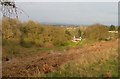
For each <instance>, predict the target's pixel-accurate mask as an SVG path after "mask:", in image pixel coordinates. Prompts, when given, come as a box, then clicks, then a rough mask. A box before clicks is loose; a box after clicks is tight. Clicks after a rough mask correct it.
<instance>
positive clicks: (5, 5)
mask: <svg viewBox="0 0 120 79" xmlns="http://www.w3.org/2000/svg"><path fill="white" fill-rule="evenodd" d="M0 6H1V12H2V15H3V17H9V18H12V17H14V18H18V14H21V13H25V12H24V11H23V10H22V9H20V8H18V7H17V6H16V3H15V1H14V0H0ZM26 15H27V14H26ZM27 16H28V15H27ZM28 17H29V16H28Z"/></svg>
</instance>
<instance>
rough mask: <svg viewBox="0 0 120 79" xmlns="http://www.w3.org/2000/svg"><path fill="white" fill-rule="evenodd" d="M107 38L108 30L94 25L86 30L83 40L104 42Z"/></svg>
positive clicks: (102, 26)
mask: <svg viewBox="0 0 120 79" xmlns="http://www.w3.org/2000/svg"><path fill="white" fill-rule="evenodd" d="M107 37H108V28H107V27H106V26H104V25H100V24H95V25H92V26H89V27H87V28H86V31H85V38H86V39H91V40H104V39H106V38H107Z"/></svg>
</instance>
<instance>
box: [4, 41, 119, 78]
mask: <svg viewBox="0 0 120 79" xmlns="http://www.w3.org/2000/svg"><path fill="white" fill-rule="evenodd" d="M117 47H118V41H117V40H115V41H107V42H97V43H95V44H93V45H87V46H84V47H82V48H76V49H70V50H68V51H65V52H49V53H40V54H36V55H33V56H28V57H24V58H16V59H13V60H11V61H7V62H4V63H3V76H16V77H18V76H28V74H29V75H34V74H33V73H37V71H38V70H39V71H40V72H43V73H48V72H51V71H53V70H57V69H58V68H59V67H60V66H61V65H62V64H64V63H66V62H68V61H71V60H74V59H78V58H79V56H80V55H81V54H84V53H88V52H89V53H90V52H95V53H97V51H103V50H108V49H111V48H117Z"/></svg>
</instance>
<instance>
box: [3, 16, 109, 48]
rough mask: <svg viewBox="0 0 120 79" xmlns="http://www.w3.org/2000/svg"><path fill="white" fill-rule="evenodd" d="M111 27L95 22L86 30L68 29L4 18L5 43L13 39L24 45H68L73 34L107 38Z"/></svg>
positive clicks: (85, 37)
mask: <svg viewBox="0 0 120 79" xmlns="http://www.w3.org/2000/svg"><path fill="white" fill-rule="evenodd" d="M109 29H110V27H107V26H105V25H100V24H95V25H91V26H89V27H86V29H85V30H82V29H80V28H77V29H72V30H68V29H66V27H60V26H52V25H42V24H40V23H39V22H34V21H32V20H29V21H27V22H21V21H19V20H17V19H8V18H4V19H2V39H3V45H5V44H6V43H7V41H13V42H16V43H17V44H19V45H20V46H23V47H32V46H38V47H46V48H52V47H55V46H66V45H67V44H68V42H70V41H71V40H72V38H73V36H76V37H82V39H86V40H105V39H106V38H108V37H109V34H108V31H109Z"/></svg>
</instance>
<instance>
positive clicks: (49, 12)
mask: <svg viewBox="0 0 120 79" xmlns="http://www.w3.org/2000/svg"><path fill="white" fill-rule="evenodd" d="M17 6H18V7H19V8H21V9H22V10H24V11H25V13H27V15H29V16H30V17H29V18H27V16H26V14H22V15H21V16H20V19H22V20H24V21H26V20H29V19H32V20H35V21H38V22H40V23H50V24H75V25H90V24H95V23H101V24H105V25H111V24H113V25H118V3H117V2H18V3H17Z"/></svg>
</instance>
